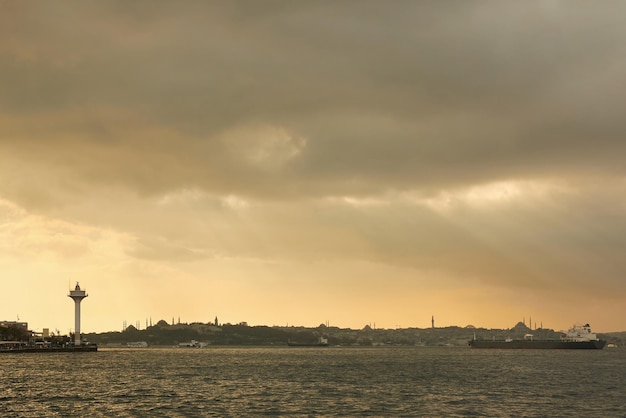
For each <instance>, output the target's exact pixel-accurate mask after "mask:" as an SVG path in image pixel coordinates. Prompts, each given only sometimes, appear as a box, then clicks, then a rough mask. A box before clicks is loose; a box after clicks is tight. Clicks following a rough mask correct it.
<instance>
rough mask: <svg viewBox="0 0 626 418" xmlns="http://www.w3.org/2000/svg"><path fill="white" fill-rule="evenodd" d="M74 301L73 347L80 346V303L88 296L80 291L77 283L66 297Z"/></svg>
mask: <svg viewBox="0 0 626 418" xmlns="http://www.w3.org/2000/svg"><path fill="white" fill-rule="evenodd" d="M67 296H69V297H71V298H72V299H74V345H75V346H79V345H80V302H81V301H82V300H83V299H85V298H86V297H87V296H88V295H87V293H86V292H85V291H84V290H80V286H79V285H78V282H76V287H75V288H74V290H71V291H70V294H69V295H67Z"/></svg>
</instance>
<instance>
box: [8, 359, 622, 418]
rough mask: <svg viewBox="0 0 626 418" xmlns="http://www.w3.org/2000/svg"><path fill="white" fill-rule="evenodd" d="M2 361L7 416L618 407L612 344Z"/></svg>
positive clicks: (575, 412)
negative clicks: (560, 347)
mask: <svg viewBox="0 0 626 418" xmlns="http://www.w3.org/2000/svg"><path fill="white" fill-rule="evenodd" d="M0 370H1V373H2V377H1V381H0V382H1V383H0V385H1V386H0V388H1V389H0V408H1V411H0V415H2V416H8V417H55V416H58V417H66V416H90V417H93V416H95V417H98V416H102V417H146V416H147V417H151V416H158V417H161V416H163V417H194V416H219V417H222V416H350V417H360V416H381V417H390V416H403V417H404V416H527V417H534V416H537V417H539V416H542V417H543V416H551V417H559V416H562V417H565V416H568V417H569V416H602V417H624V416H626V377H625V376H626V350H625V349H622V348H617V349H604V350H480V349H470V348H466V347H371V348H355V347H327V348H322V347H319V348H314V347H311V348H304V347H302V348H300V347H297V348H296V347H291V348H290V347H268V348H256V347H254V348H252V347H251V348H238V347H237V348H235V347H223V348H222V347H206V348H201V349H193V348H187V349H185V348H147V349H106V348H101V349H100V351H98V352H97V353H54V354H34V353H31V354H1V355H0Z"/></svg>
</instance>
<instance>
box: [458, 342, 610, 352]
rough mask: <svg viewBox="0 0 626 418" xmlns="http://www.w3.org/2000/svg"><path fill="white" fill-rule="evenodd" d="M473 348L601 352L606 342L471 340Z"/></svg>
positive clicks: (470, 343) (470, 344)
mask: <svg viewBox="0 0 626 418" xmlns="http://www.w3.org/2000/svg"><path fill="white" fill-rule="evenodd" d="M468 344H469V346H470V347H472V348H500V349H540V350H601V349H603V348H604V346H605V345H606V341H602V340H598V341H559V340H512V341H504V340H471V341H469V342H468Z"/></svg>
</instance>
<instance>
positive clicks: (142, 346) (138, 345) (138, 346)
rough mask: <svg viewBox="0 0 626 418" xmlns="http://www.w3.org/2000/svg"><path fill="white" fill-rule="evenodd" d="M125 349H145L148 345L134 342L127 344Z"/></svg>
mask: <svg viewBox="0 0 626 418" xmlns="http://www.w3.org/2000/svg"><path fill="white" fill-rule="evenodd" d="M126 347H128V348H147V347H148V343H147V342H145V341H135V342H132V343H127V344H126Z"/></svg>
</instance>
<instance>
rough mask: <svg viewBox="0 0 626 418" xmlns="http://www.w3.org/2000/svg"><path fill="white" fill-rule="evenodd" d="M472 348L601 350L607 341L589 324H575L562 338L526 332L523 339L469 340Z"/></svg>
mask: <svg viewBox="0 0 626 418" xmlns="http://www.w3.org/2000/svg"><path fill="white" fill-rule="evenodd" d="M468 345H469V346H470V347H472V348H504V349H509V348H511V349H515V348H519V349H532V348H535V349H544V350H545V349H566V350H569V349H582V350H601V349H603V348H604V346H605V345H606V341H604V340H601V339H599V338H598V337H597V336H596V334H594V333H592V332H591V327H590V326H589V324H585V325H582V326H580V325H574V326H573V327H572V328H570V329H569V330H568V331H567V332H564V333H563V334H561V338H560V339H558V340H557V339H553V340H550V339H540V340H536V339H534V338H533V335H532V334H526V335H525V336H524V338H523V339H512V338H507V339H505V340H477V339H476V337H474V339H472V340H470V341H468Z"/></svg>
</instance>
